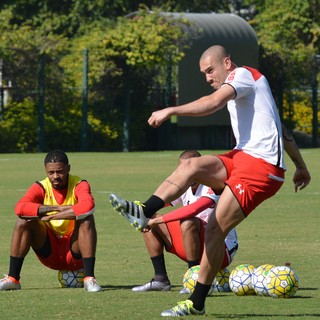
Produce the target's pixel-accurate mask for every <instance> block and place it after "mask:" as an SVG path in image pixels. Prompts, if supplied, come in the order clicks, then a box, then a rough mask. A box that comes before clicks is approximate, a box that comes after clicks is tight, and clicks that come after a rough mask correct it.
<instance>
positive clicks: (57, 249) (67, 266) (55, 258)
mask: <svg viewBox="0 0 320 320" xmlns="http://www.w3.org/2000/svg"><path fill="white" fill-rule="evenodd" d="M47 234H48V237H49V241H50V247H51V253H50V255H49V256H48V257H47V258H44V257H41V256H40V255H38V254H37V253H36V254H37V257H38V259H39V260H40V262H41V263H42V264H43V265H45V266H46V267H48V268H50V269H54V270H78V269H82V268H83V262H82V259H75V258H74V257H73V256H72V252H71V236H72V234H71V235H69V236H65V237H62V238H60V237H57V236H56V235H55V234H54V232H53V231H52V230H51V229H49V228H47Z"/></svg>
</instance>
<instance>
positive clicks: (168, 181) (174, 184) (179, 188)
mask: <svg viewBox="0 0 320 320" xmlns="http://www.w3.org/2000/svg"><path fill="white" fill-rule="evenodd" d="M165 182H167V183H170V184H172V185H173V186H175V187H177V189H178V190H179V191H182V189H181V187H180V186H178V185H177V184H176V183H174V182H172V181H170V180H165Z"/></svg>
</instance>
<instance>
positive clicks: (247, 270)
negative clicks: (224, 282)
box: [229, 264, 255, 296]
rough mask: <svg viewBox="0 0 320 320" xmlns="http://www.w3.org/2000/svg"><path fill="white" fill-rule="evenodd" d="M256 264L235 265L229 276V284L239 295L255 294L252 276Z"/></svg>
mask: <svg viewBox="0 0 320 320" xmlns="http://www.w3.org/2000/svg"><path fill="white" fill-rule="evenodd" d="M253 271H254V266H253V265H250V264H241V265H239V266H237V267H235V268H234V269H233V270H232V271H231V273H230V277H229V286H230V289H231V291H233V292H234V293H235V294H236V295H238V296H245V295H254V294H255V291H254V289H253V287H252V282H251V276H252V273H253Z"/></svg>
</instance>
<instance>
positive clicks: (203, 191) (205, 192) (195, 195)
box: [171, 184, 219, 223]
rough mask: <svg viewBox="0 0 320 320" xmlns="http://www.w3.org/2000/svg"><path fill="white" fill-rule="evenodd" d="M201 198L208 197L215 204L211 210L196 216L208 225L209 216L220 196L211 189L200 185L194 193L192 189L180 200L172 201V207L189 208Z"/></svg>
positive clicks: (208, 209)
mask: <svg viewBox="0 0 320 320" xmlns="http://www.w3.org/2000/svg"><path fill="white" fill-rule="evenodd" d="M201 197H207V198H210V199H212V200H213V204H212V206H211V207H210V208H207V209H205V210H204V211H201V212H200V213H198V214H197V215H196V217H198V218H199V219H201V220H203V221H204V222H206V223H207V222H208V219H209V216H210V214H211V213H212V211H213V209H214V207H215V204H216V203H217V202H218V200H219V196H217V195H216V194H215V193H214V192H213V190H212V189H211V188H210V187H207V186H204V185H202V184H200V185H199V186H198V188H197V189H196V190H195V191H193V190H192V188H191V187H190V188H188V190H187V191H186V192H185V193H184V194H183V195H181V196H180V197H179V198H178V199H176V200H174V201H172V202H171V205H172V206H175V205H177V204H182V205H183V206H187V205H189V204H191V203H194V202H196V201H197V200H198V199H199V198H201Z"/></svg>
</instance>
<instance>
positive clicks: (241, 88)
mask: <svg viewBox="0 0 320 320" xmlns="http://www.w3.org/2000/svg"><path fill="white" fill-rule="evenodd" d="M225 84H228V85H231V86H232V87H233V88H234V90H235V92H236V98H235V99H239V98H242V97H245V96H247V95H248V94H249V93H251V92H252V91H253V90H254V84H255V81H254V78H253V76H252V73H251V72H250V71H249V70H247V69H246V68H236V69H234V70H233V71H232V72H231V73H230V74H229V75H228V77H227V79H226V81H225V82H224V84H223V85H225Z"/></svg>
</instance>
